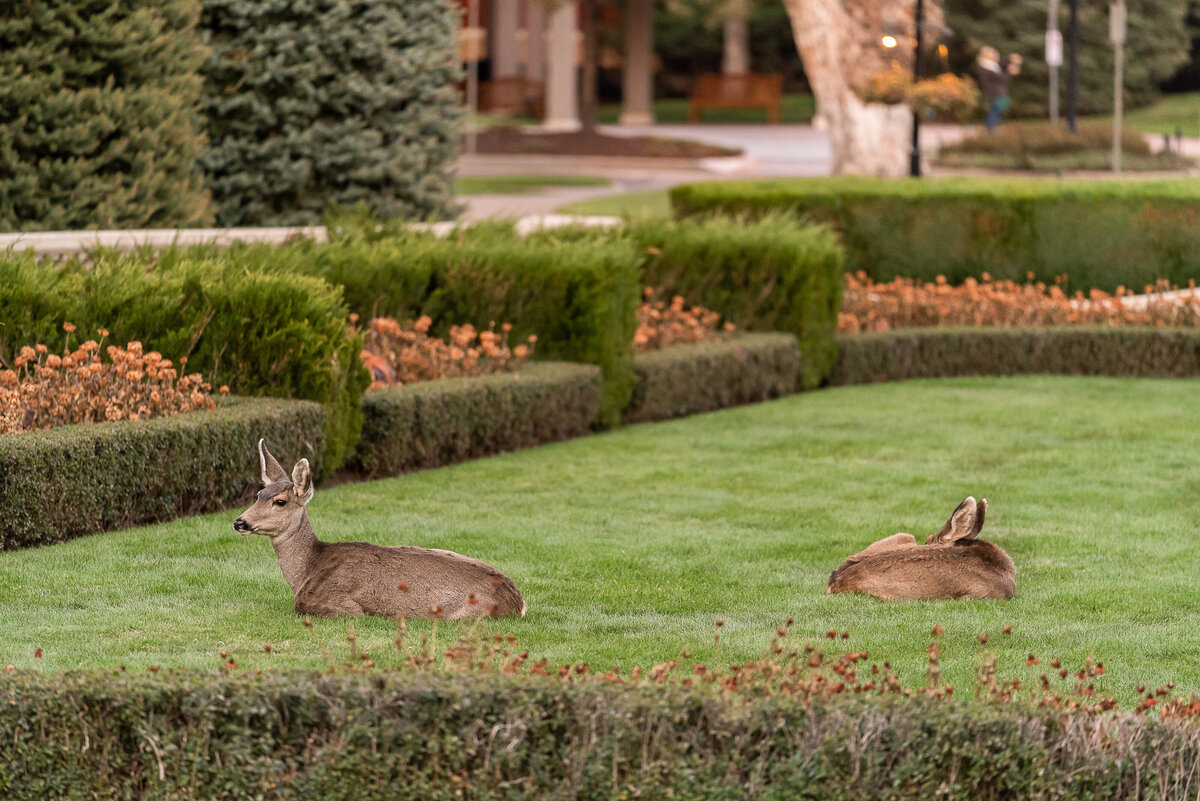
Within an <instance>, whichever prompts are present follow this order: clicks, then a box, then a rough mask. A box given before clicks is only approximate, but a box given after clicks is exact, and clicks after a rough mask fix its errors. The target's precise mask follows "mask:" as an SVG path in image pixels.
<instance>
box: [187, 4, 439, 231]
mask: <svg viewBox="0 0 1200 801" xmlns="http://www.w3.org/2000/svg"><path fill="white" fill-rule="evenodd" d="M453 10H454V6H453V4H451V3H448V2H446V0H204V11H203V15H202V18H201V27H202V28H203V29H204V30H205V31H206V32H207V35H208V36H209V43H210V44H211V46H212V53H211V55H210V57H209V58H208V60H207V62H206V63H205V65H204V69H203V71H204V75H205V78H206V89H205V91H206V98H205V118H206V125H207V133H208V136H209V139H210V142H211V145H210V149H209V150H208V151H207V152H206V153H205V154H204V155H203V156H202V157H201V160H200V164H201V166H202V168H203V170H204V173H205V175H206V178H207V181H208V186H209V188H210V189H211V190H212V193H213V198H214V200H215V201H216V203H217V204H218V222H219V223H220V224H221V225H295V224H309V223H315V222H319V220H320V218H321V215H322V214H323V213H324V212H325V211H326V210H327V209H328V208H329V207H330V206H331V205H333V204H338V205H341V206H344V207H352V206H357V205H359V204H364V205H365V206H367V207H368V208H370V209H371V210H372V211H373V212H374V213H376V214H378V215H381V216H384V217H409V218H427V217H431V216H444V215H446V214H448V213H449V212H450V211H451V209H452V206H453V177H452V175H451V172H450V170H451V168H452V167H453V164H454V160H455V158H456V156H457V153H458V146H459V131H460V121H461V113H462V112H461V101H460V99H459V96H458V91H457V88H456V87H457V83H458V80H459V77H460V76H459V72H460V69H459V67H458V64H457V53H456V51H455V18H454V16H453Z"/></svg>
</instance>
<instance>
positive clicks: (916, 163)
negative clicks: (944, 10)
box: [908, 0, 925, 178]
mask: <svg viewBox="0 0 1200 801" xmlns="http://www.w3.org/2000/svg"><path fill="white" fill-rule="evenodd" d="M916 23H917V35H916V45H915V46H914V47H913V67H912V68H913V83H914V84H915V83H916V82H917V81H919V80H921V28H922V27H924V25H925V0H917V19H916ZM920 140H921V115H920V114H919V113H918V112H917V110H916V109H915V108H914V109H913V125H912V153H911V154H910V156H909V162H908V174H909V175H911V176H912V177H913V178H920V177H921V141H920Z"/></svg>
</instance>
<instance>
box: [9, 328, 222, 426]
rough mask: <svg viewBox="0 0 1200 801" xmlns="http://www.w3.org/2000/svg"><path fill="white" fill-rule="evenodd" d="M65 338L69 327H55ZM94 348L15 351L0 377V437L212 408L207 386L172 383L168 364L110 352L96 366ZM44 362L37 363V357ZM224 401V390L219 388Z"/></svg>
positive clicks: (191, 378) (138, 349)
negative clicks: (12, 366)
mask: <svg viewBox="0 0 1200 801" xmlns="http://www.w3.org/2000/svg"><path fill="white" fill-rule="evenodd" d="M63 328H65V329H66V330H67V333H68V335H69V334H70V332H71V331H73V330H75V326H74V325H72V324H71V323H67V324H66V325H64V326H63ZM99 333H100V337H101V339H100V342H96V341H95V340H88V341H87V342H84V343H83V344H82V345H80V346H79V348H77V349H76V350H75V351H74V352H70V351H69V350H67V349H64V351H63V355H62V356H59V355H58V354H56V353H49V352H48V348H46V346H45V345H36V346H35V347H32V348H31V347H29V346H28V345H26V346H25V347H23V348H21V353H20V355H19V356H17V358H16V360H15V361H14V364H15V366H16V368H17V369H16V370H0V434H13V433H17V432H23V431H37V430H38V429H43V428H54V427H55V426H65V425H71V424H73V423H97V422H102V421H112V420H148V419H149V418H151V417H163V416H165V415H171V414H186V413H188V412H194V411H200V410H203V409H215V408H216V403H215V402H214V401H213V399H212V398H211V397H209V394H208V392H209V390H210V389H212V387H211V386H210V385H209V384H206V383H205V382H204V381H203V379H201V377H200V374H199V373H193V374H191V375H185V376H183V377H182V378H179V380H178V381H176V378H178V376H179V373H178V371H177V370H176V369H175V367H174V364H173V363H172V362H171V360H170V359H164V358H163V357H162V354H160V353H158V352H157V351H151V352H150V353H143V352H142V343H140V342H130V343H129V348H128V349H126V348H121V347H117V346H115V345H110V346H109V348H108V356H109V359H111V362H110V363H107V364H106V363H104V362H102V361H101V360H100V356H99V352H100V348H101V347H102V346H103V344H104V335H105V334H106V333H107V332H106V331H105V330H104V329H100V332H99ZM43 356H45V357H46V358H45V361H44V362H43V360H42V357H43ZM221 389H222V390H224V392H222V393H221V394H226V393H228V392H229V387H221Z"/></svg>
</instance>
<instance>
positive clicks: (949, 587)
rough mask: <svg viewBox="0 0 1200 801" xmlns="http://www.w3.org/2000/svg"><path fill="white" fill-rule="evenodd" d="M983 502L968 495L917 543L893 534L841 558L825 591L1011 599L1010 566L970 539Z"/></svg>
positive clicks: (996, 551)
mask: <svg viewBox="0 0 1200 801" xmlns="http://www.w3.org/2000/svg"><path fill="white" fill-rule="evenodd" d="M986 511H987V500H986V499H984V500H981V501H980V502H979V503H978V505H976V503H975V499H974V498H972V497H968V498H967V499H966V500H965V501H963V502H962V503H960V504H959V505H958V508H957V509H955V510H954V514H953V515H951V516H950V519H949V520H948V521H946V525H944V526H942V529H941V531H939V532H938V533H936V534H931V535H930V536H929V539H927V540H925V544H924V545H917V540H916V538H915V537H913V535H912V534H903V533H901V534H893V535H892V536H890V537H885V538H884V539H882V540H879V541H878V542H875V543H872V544H871V545H869V546H868V547H867V548H866V549H865V550H862V551H859V552H858V553H856V554H854V555H853V556H851V557H849V558H848V559H846V561H844V562H842V563H841V565H839V566H838V568H837V570H835V571H833V573H831V574H830V576H829V592H831V593H837V592H858V593H864V594H866V595H874V596H876V597H878V598H883V599H885V600H889V601H915V600H919V599H922V598H1012V597H1014V596H1015V595H1016V594H1017V582H1016V579H1015V575H1016V567H1015V566H1014V565H1013V561H1012V559H1010V558H1009V556H1008V554H1006V553H1005V552H1004V551H1003V550H1002V549H1000V548H999V547H997V546H995V545H992V544H991V543H990V542H984V541H983V540H979V539H976V537H978V536H979V532H980V531H981V530H982V529H983V517H984V513H985V512H986Z"/></svg>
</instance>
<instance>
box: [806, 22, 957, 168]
mask: <svg viewBox="0 0 1200 801" xmlns="http://www.w3.org/2000/svg"><path fill="white" fill-rule="evenodd" d="M784 5H785V6H786V7H787V11H788V17H789V18H790V19H791V22H792V32H793V35H794V36H795V38H796V48H797V49H798V50H799V51H800V58H801V60H802V61H803V62H804V72H805V74H806V75H807V76H808V81H809V84H810V85H811V86H812V90H813V95H814V96H815V97H816V100H817V115H818V117H819V118H820V119H821V120H822V122H823V123H824V125H825V126H826V128H827V130H828V131H829V140H830V144H831V146H832V148H833V172H834V174H845V173H849V174H855V175H881V176H891V177H899V176H903V175H906V174H908V158H909V150H910V141H911V136H912V112H911V111H909V109H908V107H907V106H899V105H898V106H890V105H884V104H881V103H864V102H863V101H862V100H860V99H859V97H858V95H857V94H856V90H858V89H861V88H862V87H863V86H865V85H866V83H867V81H869V80H870V79H871V77H872V76H874V75H877V74H879V73H881V72H885V71H886V70H887V69H888V68H889V67H890V66H891V64H892V63H893V62H898V63H899V64H900V65H901V66H902V67H904V68H905V69H912V56H913V42H914V26H913V16H914V13H915V10H916V3H915V0H784ZM925 19H926V26H928V27H927V28H926V30H928V28H934V27H940V26H941V24H942V11H941V8H940V6H939V5H938V3H937V2H936V0H925ZM885 32H890V33H891V34H892V35H894V36H895V37H896V38H897V39H898V40H899V43H898V46H897V47H894V48H891V49H888V48H885V47H883V45H882V44H881V39H882V37H883V35H884V33H885Z"/></svg>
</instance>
